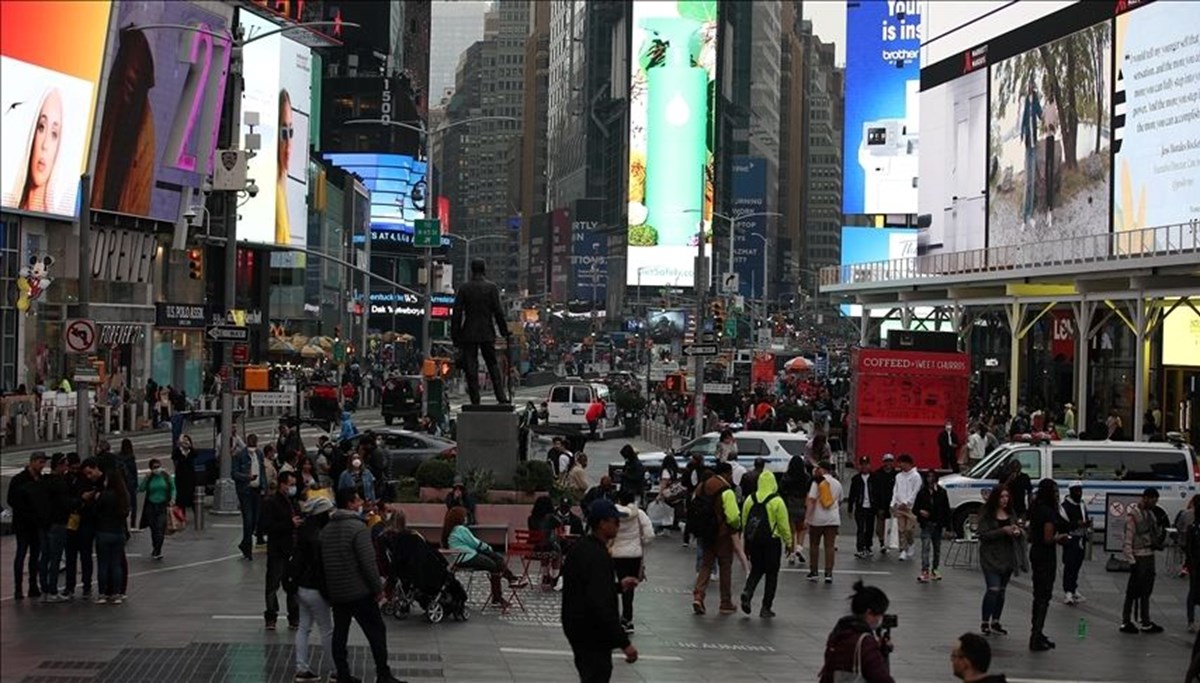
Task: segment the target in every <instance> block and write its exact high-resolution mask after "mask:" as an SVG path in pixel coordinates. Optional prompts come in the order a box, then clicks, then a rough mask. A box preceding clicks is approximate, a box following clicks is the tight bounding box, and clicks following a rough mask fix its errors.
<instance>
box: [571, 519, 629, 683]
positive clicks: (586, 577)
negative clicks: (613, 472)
mask: <svg viewBox="0 0 1200 683" xmlns="http://www.w3.org/2000/svg"><path fill="white" fill-rule="evenodd" d="M586 514H587V518H588V526H589V527H590V531H589V533H588V535H587V536H585V537H583V538H582V539H580V540H579V541H578V542H576V543H575V544H574V545H572V546H571V549H570V550H569V551H568V552H567V557H566V559H565V560H564V561H563V570H562V575H563V592H562V610H561V612H560V619H561V621H562V625H563V634H564V635H566V637H567V642H569V643H570V644H571V651H572V653H574V655H575V670H576V671H578V672H579V680H580V683H606V682H607V681H608V680H610V679H611V678H612V668H613V667H612V651H613V649H620V650H621V651H622V652H624V653H625V661H626V662H628V663H630V664H633V663H634V662H636V661H637V658H638V651H637V648H636V647H634V645H633V643H631V642H629V634H628V633H627V632H626V631H625V629H623V628H621V620H620V614H619V613H618V611H617V591H619V590H624V589H625V588H627V587H628V588H634V587H636V586H637V583H638V579H637V578H635V577H626V578H624V579H622V580H621V581H620V582H618V581H617V580H616V573H615V571H616V570H615V569H614V567H613V560H612V557H611V556H610V555H609V553H608V544H609V543H611V542H612V541H613V540H614V539H615V538H616V537H617V533H618V531H619V528H620V520H621V513H620V511H619V510H618V509H617V506H615V505H613V504H612V502H611V501H608V500H606V499H603V498H602V499H600V500H597V501H596V502H594V503H592V505H591V507H589V508H587V510H586Z"/></svg>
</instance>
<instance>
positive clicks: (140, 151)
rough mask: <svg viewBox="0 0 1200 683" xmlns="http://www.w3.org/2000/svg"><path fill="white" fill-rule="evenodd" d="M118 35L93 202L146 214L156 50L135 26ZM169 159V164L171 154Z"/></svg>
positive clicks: (152, 156) (150, 182) (151, 178)
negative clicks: (151, 100)
mask: <svg viewBox="0 0 1200 683" xmlns="http://www.w3.org/2000/svg"><path fill="white" fill-rule="evenodd" d="M119 41H120V42H119V45H118V47H117V54H116V55H115V56H114V57H113V64H112V67H111V68H110V69H109V76H108V88H107V89H106V90H105V97H104V118H103V119H102V120H101V124H100V137H99V141H98V143H97V145H96V177H95V178H94V179H93V181H92V197H91V202H92V204H91V205H92V207H93V208H97V209H104V210H105V211H116V212H118V213H127V214H132V215H135V216H145V215H147V214H149V213H150V194H151V190H152V189H153V188H154V160H155V146H154V145H155V142H154V112H153V110H152V109H151V107H150V89H151V88H153V87H154V53H153V51H152V50H151V49H150V41H149V40H147V39H146V35H145V33H144V32H143V31H141V30H139V29H137V28H135V27H126V28H124V29H122V30H121V33H120V36H119ZM167 161H168V165H173V164H172V163H170V162H174V161H175V160H174V159H170V160H167Z"/></svg>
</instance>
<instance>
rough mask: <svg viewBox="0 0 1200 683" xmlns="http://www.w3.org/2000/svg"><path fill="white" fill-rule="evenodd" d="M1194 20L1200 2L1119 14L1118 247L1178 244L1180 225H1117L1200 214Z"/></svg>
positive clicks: (1198, 56)
mask: <svg viewBox="0 0 1200 683" xmlns="http://www.w3.org/2000/svg"><path fill="white" fill-rule="evenodd" d="M1197 26H1200V4H1197V3H1194V2H1154V3H1151V4H1149V5H1146V6H1145V7H1141V8H1138V10H1137V11H1136V12H1129V13H1127V14H1122V15H1120V16H1118V17H1117V33H1116V51H1115V56H1116V60H1117V63H1116V68H1117V83H1116V98H1115V99H1114V109H1113V130H1114V131H1116V134H1115V136H1114V137H1115V140H1114V142H1113V152H1114V156H1113V166H1114V173H1113V178H1114V180H1115V183H1114V185H1113V188H1112V195H1113V196H1112V202H1113V204H1112V206H1113V230H1114V231H1115V232H1116V233H1117V236H1116V239H1115V240H1114V241H1113V246H1114V248H1115V249H1116V250H1117V253H1139V252H1142V251H1145V250H1147V249H1151V248H1158V249H1162V248H1164V247H1166V246H1167V245H1168V244H1169V243H1171V242H1174V243H1175V244H1176V245H1178V243H1179V241H1180V238H1181V236H1182V234H1181V232H1180V231H1179V230H1178V229H1176V230H1175V231H1174V232H1172V231H1171V230H1170V229H1165V230H1157V231H1155V232H1154V233H1153V236H1151V235H1150V234H1143V235H1137V236H1122V235H1121V234H1120V233H1122V232H1129V231H1133V230H1141V229H1143V228H1160V227H1162V226H1170V225H1179V224H1182V223H1189V222H1191V221H1195V220H1198V219H1200V182H1198V181H1197V178H1200V111H1198V110H1197V94H1196V93H1197V91H1198V90H1200V81H1198V80H1197V78H1196V65H1197V63H1200V41H1197V39H1196V27H1197ZM1172 237H1173V238H1174V239H1172ZM1177 310H1178V309H1177Z"/></svg>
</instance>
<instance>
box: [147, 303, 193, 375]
mask: <svg viewBox="0 0 1200 683" xmlns="http://www.w3.org/2000/svg"><path fill="white" fill-rule="evenodd" d="M206 319H207V316H206V315H205V310H204V306H203V305H202V304H184V303H158V304H155V306H154V328H153V330H152V331H151V335H150V338H151V342H150V348H151V351H150V359H151V377H153V378H154V381H155V382H156V383H157V384H158V385H159V386H162V387H167V386H170V387H176V388H180V389H183V391H184V393H186V394H187V395H188V396H192V397H195V396H199V395H200V393H201V391H202V389H203V368H204V325H205V322H206Z"/></svg>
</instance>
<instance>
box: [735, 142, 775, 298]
mask: <svg viewBox="0 0 1200 683" xmlns="http://www.w3.org/2000/svg"><path fill="white" fill-rule="evenodd" d="M766 192H767V162H766V160H765V159H763V158H761V157H741V156H739V157H734V158H733V216H734V218H737V219H738V220H737V222H736V224H735V225H734V240H733V272H735V273H737V275H738V291H737V293H738V294H741V295H742V296H759V295H760V294H761V293H762V292H763V291H765V290H764V289H763V280H764V279H765V278H766V273H765V272H764V271H763V268H765V267H766V263H764V262H763V255H764V254H767V249H766V244H767V243H766V238H767V217H766V216H755V217H753V218H742V216H746V215H749V214H755V213H762V212H764V211H766V209H767V194H766Z"/></svg>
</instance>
